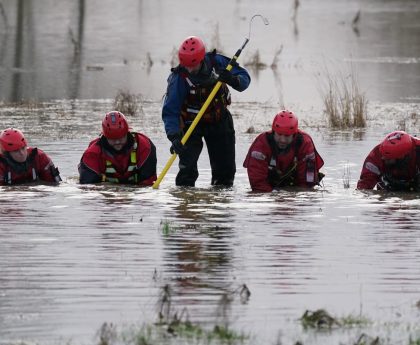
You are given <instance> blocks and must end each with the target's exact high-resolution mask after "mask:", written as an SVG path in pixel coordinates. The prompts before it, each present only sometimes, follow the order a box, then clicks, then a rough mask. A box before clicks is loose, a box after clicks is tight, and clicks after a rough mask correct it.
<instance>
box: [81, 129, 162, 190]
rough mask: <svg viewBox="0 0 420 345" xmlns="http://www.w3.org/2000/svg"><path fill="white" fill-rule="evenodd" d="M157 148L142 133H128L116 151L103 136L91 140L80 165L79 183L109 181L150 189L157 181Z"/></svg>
mask: <svg viewBox="0 0 420 345" xmlns="http://www.w3.org/2000/svg"><path fill="white" fill-rule="evenodd" d="M156 163H157V159H156V147H155V145H154V144H153V143H152V141H151V140H150V139H149V138H148V137H146V136H145V135H144V134H141V133H134V132H129V133H128V134H127V143H126V144H125V145H124V147H123V148H122V149H121V150H119V151H117V150H115V149H114V148H113V147H111V145H109V143H108V141H107V140H106V138H105V137H104V136H101V137H100V138H98V139H95V140H93V141H92V142H91V143H90V144H89V147H88V148H87V149H86V151H85V152H84V154H83V156H82V159H81V161H80V164H79V181H80V183H82V184H86V183H98V182H112V183H124V184H136V185H141V186H151V185H152V184H153V182H154V181H156Z"/></svg>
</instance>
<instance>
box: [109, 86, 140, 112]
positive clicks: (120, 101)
mask: <svg viewBox="0 0 420 345" xmlns="http://www.w3.org/2000/svg"><path fill="white" fill-rule="evenodd" d="M140 101H141V97H140V96H138V95H135V94H132V93H130V92H128V91H124V90H119V91H118V93H117V95H116V96H115V99H114V109H115V110H117V111H120V112H122V113H123V114H124V115H131V116H135V115H137V114H139V113H140V112H142V108H141V106H140Z"/></svg>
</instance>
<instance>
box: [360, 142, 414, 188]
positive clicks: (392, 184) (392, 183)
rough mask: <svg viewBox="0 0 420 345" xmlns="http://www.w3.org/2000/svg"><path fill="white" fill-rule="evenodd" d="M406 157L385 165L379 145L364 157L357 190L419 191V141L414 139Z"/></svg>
mask: <svg viewBox="0 0 420 345" xmlns="http://www.w3.org/2000/svg"><path fill="white" fill-rule="evenodd" d="M411 139H412V143H413V145H412V148H411V150H410V152H409V153H408V155H406V156H405V157H404V158H402V159H397V160H396V161H395V163H394V164H386V161H385V160H383V159H382V156H381V154H380V152H379V147H380V144H379V145H377V146H375V147H374V148H373V150H372V151H370V153H369V155H368V156H367V157H366V159H365V161H364V163H363V168H362V172H361V174H360V179H359V181H358V182H357V189H373V188H375V186H376V188H377V189H378V190H383V189H385V190H392V191H417V192H418V191H420V140H419V139H417V138H414V137H411Z"/></svg>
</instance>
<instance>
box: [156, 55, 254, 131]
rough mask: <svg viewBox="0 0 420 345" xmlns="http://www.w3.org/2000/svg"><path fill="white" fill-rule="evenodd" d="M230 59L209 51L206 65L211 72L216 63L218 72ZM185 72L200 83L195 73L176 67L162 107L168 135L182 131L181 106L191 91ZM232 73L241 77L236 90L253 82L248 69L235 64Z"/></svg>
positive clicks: (205, 60) (243, 88)
mask: <svg viewBox="0 0 420 345" xmlns="http://www.w3.org/2000/svg"><path fill="white" fill-rule="evenodd" d="M229 61H230V59H229V58H228V57H226V56H223V55H220V54H214V53H212V52H210V53H207V54H206V56H205V58H204V63H205V64H206V66H209V67H210V68H209V71H210V72H211V70H212V69H213V68H212V65H214V64H215V66H213V67H214V69H215V72H216V73H217V71H220V70H222V69H225V68H226V66H227V65H228V64H229ZM185 73H186V74H187V75H188V78H189V79H190V80H191V81H192V82H193V83H196V82H197V83H199V80H195V78H194V75H191V74H188V72H187V71H186V70H185V69H183V68H182V67H181V68H175V69H174V70H173V72H172V73H171V74H170V76H169V78H168V87H167V90H166V95H165V99H164V101H163V109H162V120H163V122H164V125H165V131H166V134H167V135H168V136H171V135H174V134H177V133H179V131H180V116H181V107H182V105H183V103H184V100H185V98H186V97H187V95H188V94H189V91H190V86H189V85H188V82H187V80H186V78H185V76H183V74H185ZM231 73H232V74H233V75H234V76H237V77H238V78H239V86H238V87H237V88H236V90H237V91H244V90H245V89H246V88H247V87H248V86H249V83H250V82H251V77H250V76H249V74H248V72H247V70H246V69H244V68H242V67H240V66H238V65H235V66H234V67H233V68H232V69H231Z"/></svg>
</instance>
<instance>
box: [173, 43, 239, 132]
mask: <svg viewBox="0 0 420 345" xmlns="http://www.w3.org/2000/svg"><path fill="white" fill-rule="evenodd" d="M215 54H216V52H215V51H213V52H212V53H210V54H208V56H209V59H208V60H207V59H205V60H204V63H207V64H208V66H207V67H208V68H209V69H210V70H211V73H210V75H209V77H208V78H207V80H203V82H202V83H200V82H199V83H197V84H194V83H193V82H192V81H191V79H190V78H189V77H188V73H187V72H186V71H185V70H184V69H183V68H182V67H177V68H175V69H174V70H173V71H174V72H178V73H180V76H181V77H182V78H183V79H185V81H186V82H187V83H188V85H189V87H190V90H189V93H188V95H187V97H186V98H185V100H184V103H183V105H182V107H181V117H182V119H183V121H184V123H185V124H190V123H191V122H192V121H193V120H194V118H195V117H196V116H197V114H198V113H199V111H200V109H201V107H202V106H203V104H204V103H205V101H206V100H207V98H208V96H209V95H210V93H211V92H212V91H213V88H214V86H215V85H216V82H217V80H216V79H214V81H213V82H212V81H211V78H212V75H213V74H214V73H215V72H216V66H217V64H216V59H215ZM208 61H209V63H208ZM230 103H231V99H230V92H229V89H228V87H227V86H226V84H225V83H222V86H221V87H220V89H219V91H218V92H217V93H216V95H215V96H214V98H213V100H212V102H211V103H210V104H209V106H208V107H207V109H206V111H205V112H204V114H203V116H202V118H201V120H200V121H203V122H204V123H215V122H218V121H220V119H221V118H222V115H223V112H224V110H225V109H226V107H227V106H228V105H230Z"/></svg>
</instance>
